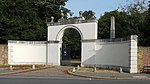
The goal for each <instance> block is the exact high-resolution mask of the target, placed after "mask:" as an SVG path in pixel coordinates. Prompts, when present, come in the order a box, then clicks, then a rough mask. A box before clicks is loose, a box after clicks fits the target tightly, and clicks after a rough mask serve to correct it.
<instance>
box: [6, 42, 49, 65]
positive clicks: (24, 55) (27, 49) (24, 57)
mask: <svg viewBox="0 0 150 84" xmlns="http://www.w3.org/2000/svg"><path fill="white" fill-rule="evenodd" d="M8 64H46V44H43V42H31V41H8Z"/></svg>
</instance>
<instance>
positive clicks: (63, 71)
mask: <svg viewBox="0 0 150 84" xmlns="http://www.w3.org/2000/svg"><path fill="white" fill-rule="evenodd" d="M4 75H5V76H6V75H15V76H38V77H68V78H71V77H84V78H94V79H112V80H116V79H117V80H150V74H144V73H140V74H129V73H112V72H107V73H103V72H88V71H86V72H83V71H77V70H76V71H73V67H64V66H55V67H44V68H40V69H39V68H38V69H29V70H6V69H2V68H0V76H4Z"/></svg>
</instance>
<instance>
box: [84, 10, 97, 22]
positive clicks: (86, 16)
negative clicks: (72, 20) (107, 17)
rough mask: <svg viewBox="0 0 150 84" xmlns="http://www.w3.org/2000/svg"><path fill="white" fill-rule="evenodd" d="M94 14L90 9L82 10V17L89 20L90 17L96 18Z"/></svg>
mask: <svg viewBox="0 0 150 84" xmlns="http://www.w3.org/2000/svg"><path fill="white" fill-rule="evenodd" d="M94 15H95V13H94V12H93V11H92V10H89V11H84V12H83V17H84V18H85V19H86V20H90V19H93V18H96V17H95V16H94Z"/></svg>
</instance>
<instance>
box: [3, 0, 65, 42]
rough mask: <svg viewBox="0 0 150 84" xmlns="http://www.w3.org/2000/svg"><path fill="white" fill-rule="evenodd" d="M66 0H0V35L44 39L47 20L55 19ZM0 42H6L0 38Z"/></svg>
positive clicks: (6, 37)
mask: <svg viewBox="0 0 150 84" xmlns="http://www.w3.org/2000/svg"><path fill="white" fill-rule="evenodd" d="M66 1H67V0H0V18H1V19H0V37H1V39H2V38H3V39H7V40H8V39H11V40H13V39H15V40H39V41H40V40H46V37H47V21H50V17H51V16H54V17H55V21H57V20H58V19H59V18H60V17H61V15H60V10H61V8H63V9H64V10H67V9H66V8H64V7H61V5H62V6H64V5H65V2H66ZM65 14H66V12H65ZM0 41H1V43H7V42H6V41H4V40H0Z"/></svg>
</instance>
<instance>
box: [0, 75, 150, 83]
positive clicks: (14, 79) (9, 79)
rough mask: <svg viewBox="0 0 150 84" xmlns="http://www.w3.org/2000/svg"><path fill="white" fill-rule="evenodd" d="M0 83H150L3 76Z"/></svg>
mask: <svg viewBox="0 0 150 84" xmlns="http://www.w3.org/2000/svg"><path fill="white" fill-rule="evenodd" d="M0 84H150V80H96V79H91V78H62V77H60V78H59V77H56V78H55V77H25V76H5V77H4V76H3V77H0Z"/></svg>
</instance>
